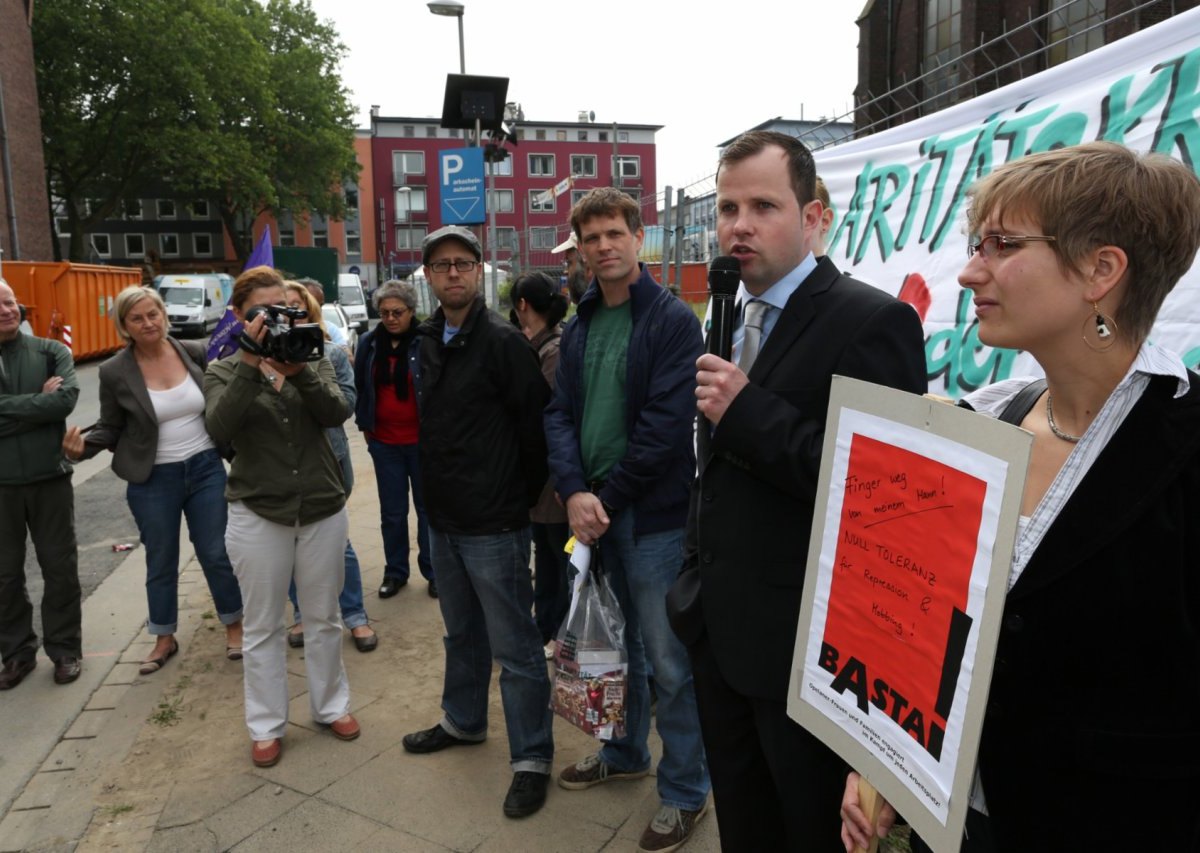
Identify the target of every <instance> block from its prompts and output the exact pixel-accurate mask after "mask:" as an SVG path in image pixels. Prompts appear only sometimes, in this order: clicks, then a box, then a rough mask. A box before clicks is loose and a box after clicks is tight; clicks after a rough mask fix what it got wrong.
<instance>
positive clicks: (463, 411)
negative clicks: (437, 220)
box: [404, 225, 554, 817]
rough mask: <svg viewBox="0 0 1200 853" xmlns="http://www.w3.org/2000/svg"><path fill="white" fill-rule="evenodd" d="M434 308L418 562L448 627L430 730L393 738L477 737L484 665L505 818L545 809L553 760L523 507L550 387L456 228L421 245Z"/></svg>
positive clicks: (424, 347)
mask: <svg viewBox="0 0 1200 853" xmlns="http://www.w3.org/2000/svg"><path fill="white" fill-rule="evenodd" d="M422 248H423V252H424V263H425V277H426V279H427V280H428V281H429V283H430V285H431V286H432V287H433V292H434V295H435V296H437V298H438V302H440V303H441V306H440V307H439V308H438V309H437V311H435V312H434V314H433V316H432V317H431V318H429V320H427V321H426V322H424V323H422V324H421V326H420V327H419V329H418V334H419V336H420V343H419V345H418V346H419V349H418V352H419V356H418V358H417V365H416V367H417V370H416V371H414V377H413V378H414V385H415V387H416V391H417V406H418V411H419V412H420V424H421V429H420V439H419V441H418V452H419V457H420V469H421V483H422V486H423V488H424V492H425V512H426V514H427V516H428V518H429V544H430V552H431V553H430V556H431V558H432V561H433V570H434V575H435V576H436V577H437V582H438V594H439V597H438V603H439V604H440V606H441V608H442V620H443V621H444V622H445V625H446V636H445V640H444V643H445V647H446V674H445V681H444V684H443V687H442V711H443V716H442V719H441V720H440V721H439V722H438V723H437V724H436V725H435V726H433V727H432V728H429V729H424V730H422V731H419V732H413V733H412V734H409V735H406V736H405V738H404V748H405V749H406V750H408V751H409V752H415V753H427V752H437V751H439V750H442V749H446V748H447V747H451V746H466V745H471V744H477V743H482V742H483V740H484V739H485V738H486V737H487V727H488V723H487V710H488V686H489V684H490V682H491V676H492V658H493V657H494V658H495V659H496V661H497V662H498V663H499V664H500V667H501V673H500V695H501V703H502V705H503V707H504V718H505V723H506V725H507V729H508V744H509V753H510V760H511V765H512V769H513V780H512V784H511V786H510V787H509V789H508V795H507V796H506V798H505V800H504V813H505V814H506V815H508V816H509V817H524V816H526V815H530V814H533V813H534V812H536V811H537V810H538V809H540V808H541V807H542V804H543V803H544V802H545V800H546V783H547V780H548V779H549V778H550V777H549V773H550V765H551V762H552V761H553V758H554V737H553V734H552V732H551V713H550V680H549V678H548V677H547V674H546V662H545V657H544V655H543V650H542V637H541V633H540V632H539V631H538V628H537V626H536V625H535V624H534V621H533V615H532V611H531V607H532V604H533V586H532V583H531V581H530V575H529V540H530V528H529V508H530V507H531V506H533V505H534V504H535V503H537V500H538V497H539V496H540V495H541V491H542V486H543V484H544V483H545V482H546V476H547V466H546V440H545V437H544V435H543V433H542V410H543V409H544V408H545V407H546V403H547V401H548V399H549V396H550V387H549V386H548V385H547V384H546V380H545V379H543V378H542V371H541V368H540V367H539V366H538V359H537V354H536V353H535V352H534V351H533V349H532V348H531V347H530V346H529V343H528V342H527V341H526V340H525V336H524V335H522V334H521V332H519V331H518V330H517V329H516V328H514V327H513V326H512V325H511V324H509V323H507V322H505V321H504V320H502V319H501V318H500V317H499V316H498V315H496V314H494V313H492V312H491V311H489V310H488V309H487V306H486V305H485V304H484V301H483V298H482V297H481V296H480V295H479V280H480V278H481V277H482V275H481V273H482V270H481V268H480V267H481V263H480V261H481V259H482V251H481V249H480V246H479V241H478V240H477V239H476V238H475V235H474V234H472V233H471V232H470V231H468V230H467V229H465V228H460V227H458V226H454V225H448V226H446V227H444V228H439V229H438V230H437V231H434V232H433V233H432V234H430V235H429V236H428V237H426V238H425V242H424V244H423V246H422Z"/></svg>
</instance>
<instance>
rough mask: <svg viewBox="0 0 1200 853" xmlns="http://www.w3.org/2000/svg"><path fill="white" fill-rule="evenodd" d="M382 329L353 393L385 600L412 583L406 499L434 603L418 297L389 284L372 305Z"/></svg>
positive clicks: (363, 343) (370, 336) (370, 344)
mask: <svg viewBox="0 0 1200 853" xmlns="http://www.w3.org/2000/svg"><path fill="white" fill-rule="evenodd" d="M373 299H374V301H375V309H376V310H377V311H378V312H379V320H380V322H379V325H377V326H376V327H375V328H374V329H372V330H371V331H369V332H367V334H365V335H363V337H362V338H361V339H360V340H359V342H358V357H357V358H356V359H355V363H354V386H355V390H356V391H357V392H358V402H357V403H356V404H355V409H354V422H355V423H356V424H357V425H358V428H359V429H360V430H362V431H363V432H364V433H365V434H366V438H367V450H368V451H369V452H370V454H371V461H372V462H373V463H374V464H375V485H376V487H377V488H378V489H379V521H380V525H379V526H380V530H381V532H382V533H383V554H384V560H385V561H386V563H385V565H384V569H383V583H382V584H381V585H380V587H379V597H380V598H391V597H392V596H393V595H395V594H396V593H398V592H399V591H400V589H401V588H402V587H403V586H404V585H405V584H407V583H408V575H409V570H410V566H409V546H408V496H409V490H410V488H411V490H412V502H413V505H414V506H415V507H416V510H417V548H418V551H417V567H418V569H419V570H420V572H421V576H422V577H423V578H425V580H426V581H427V582H428V584H429V585H428V587H427V589H428V591H429V595H430V597H432V598H437V582H436V579H435V578H434V576H433V564H432V563H431V562H430V560H429V526H428V523H427V522H426V519H425V502H424V501H423V500H422V497H421V476H420V469H419V467H418V462H417V435H418V432H419V429H418V422H417V393H416V390H415V385H414V376H413V373H414V371H416V370H417V369H418V367H417V357H416V341H417V324H416V323H415V322H413V320H414V312H415V311H416V307H417V292H416V290H414V289H413V286H412V285H411V284H406V283H403V282H399V281H387V282H384V283H383V284H381V285H380V286H379V288H378V289H377V290H376V291H375V295H374V297H373Z"/></svg>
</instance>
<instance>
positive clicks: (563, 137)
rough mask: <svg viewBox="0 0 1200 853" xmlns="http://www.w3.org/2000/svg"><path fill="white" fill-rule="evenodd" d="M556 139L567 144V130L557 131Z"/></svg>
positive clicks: (555, 132)
mask: <svg viewBox="0 0 1200 853" xmlns="http://www.w3.org/2000/svg"><path fill="white" fill-rule="evenodd" d="M554 138H555V139H557V140H558V141H559V142H566V141H567V132H566V131H565V130H556V131H554Z"/></svg>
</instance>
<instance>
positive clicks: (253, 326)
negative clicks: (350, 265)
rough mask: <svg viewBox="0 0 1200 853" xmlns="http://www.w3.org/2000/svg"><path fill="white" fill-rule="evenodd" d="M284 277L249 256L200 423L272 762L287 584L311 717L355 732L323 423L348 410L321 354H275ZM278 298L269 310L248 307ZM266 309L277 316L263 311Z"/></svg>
mask: <svg viewBox="0 0 1200 853" xmlns="http://www.w3.org/2000/svg"><path fill="white" fill-rule="evenodd" d="M285 302H286V297H285V295H284V287H283V279H282V278H281V277H280V275H279V274H278V273H277V272H275V270H273V269H271V268H270V267H265V266H260V267H253V268H251V269H248V270H246V271H245V272H243V273H242V274H241V275H240V276H239V277H238V279H237V281H236V282H235V283H234V287H233V298H232V299H231V303H232V306H233V311H234V314H235V315H236V316H237V318H238V320H240V321H241V322H242V323H243V324H244V326H245V328H244V330H243V332H242V336H241V338H240V339H239V345H240V351H239V352H237V353H235V354H234V355H232V356H230V357H229V358H226V359H222V360H221V361H218V362H215V363H213V364H211V365H210V366H209V368H208V373H207V374H206V376H205V380H204V396H205V400H206V404H207V406H206V421H207V424H208V431H209V433H210V434H211V435H212V436H213V438H214V439H216V440H217V441H223V442H228V443H230V444H232V445H233V450H234V452H235V454H236V455H235V456H234V459H233V467H232V469H231V471H230V473H229V485H228V487H227V489H226V491H225V497H226V499H227V500H228V501H229V523H228V526H227V527H226V530H225V547H226V549H227V550H228V552H229V557H230V559H231V560H232V562H233V567H234V571H235V573H236V574H237V578H238V581H239V582H240V584H241V588H242V599H243V602H244V608H245V614H244V617H243V624H244V638H243V653H244V656H245V657H244V660H245V664H244V669H245V678H244V684H245V695H246V726H247V728H249V730H250V737H251V739H252V740H253V741H254V745H253V748H252V750H251V758H252V760H253V761H254V764H255V765H257V766H259V767H270V766H272V765H273V764H275V763H276V762H278V761H279V757H280V755H281V753H282V749H283V742H282V740H281V738H282V737H283V734H284V730H285V729H286V728H287V713H288V689H287V655H286V652H287V646H286V640H285V630H284V622H283V617H284V602H285V600H286V599H287V590H288V584H289V583H291V582H292V581H293V580H294V581H295V583H296V594H297V597H298V598H299V601H300V606H301V607H302V608H303V610H304V641H305V642H304V644H305V647H306V649H307V654H306V655H305V667H306V670H307V675H308V693H309V704H310V708H311V711H312V716H313V719H314V720H316V722H318V723H320V724H322V725H326V726H328V727H329V728H330V730H331V731H332V732H333V734H334V735H336V736H337V737H339V738H341V739H343V740H352V739H354V738H356V737H358V735H359V726H358V722H357V721H356V720H355V719H354V717H353V716H351V714H350V713H349V711H350V686H349V684H348V682H347V680H346V670H345V667H344V666H343V665H342V650H341V649H342V646H341V636H342V629H341V624H340V623H339V621H338V593H339V592H340V591H341V588H342V581H343V576H344V570H345V563H344V559H343V551H344V548H345V544H346V537H347V530H348V523H347V518H346V509H345V505H346V496H345V491H344V489H343V488H342V478H341V473H340V471H339V469H338V463H337V460H336V459H335V458H334V455H333V450H332V449H331V448H330V445H329V442H328V441H327V440H326V439H325V436H324V435H323V434H322V430H324V429H325V428H327V427H332V426H338V425H340V424H342V423H343V422H344V421H345V420H346V418H347V417H348V416H349V414H350V407H349V406H348V405H347V403H346V398H345V397H344V396H343V395H342V392H341V390H340V389H339V388H338V385H337V381H336V379H335V378H334V372H333V367H332V365H331V364H330V363H329V361H328V359H325V358H318V359H316V360H314V361H294V360H293V361H283V360H280V359H279V358H276V357H272V355H278V350H277V349H276V348H275V343H276V342H277V341H279V340H280V339H281V338H282V337H283V335H280V334H279V332H280V329H281V327H282V328H286V326H287V321H286V320H285V319H284V317H283V316H282V315H280V314H279V311H285V310H286V307H285ZM262 306H279V309H278V311H277V310H274V309H273V310H272V312H265V311H261V310H260V311H255V310H254V309H256V308H260V309H261V307H262ZM270 313H274V314H275V315H276V316H274V317H269V314H270Z"/></svg>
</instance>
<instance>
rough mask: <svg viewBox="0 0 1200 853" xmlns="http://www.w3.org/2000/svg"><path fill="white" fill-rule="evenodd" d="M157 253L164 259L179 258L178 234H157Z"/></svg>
mask: <svg viewBox="0 0 1200 853" xmlns="http://www.w3.org/2000/svg"><path fill="white" fill-rule="evenodd" d="M158 251H159V254H160V255H162V256H163V257H164V258H178V257H179V235H178V234H159V235H158Z"/></svg>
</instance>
